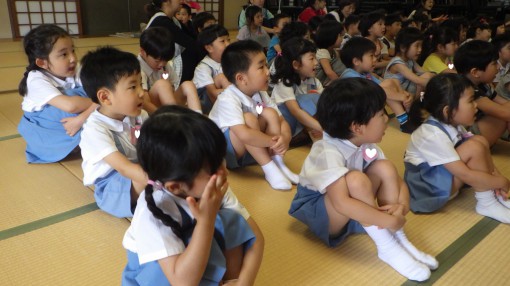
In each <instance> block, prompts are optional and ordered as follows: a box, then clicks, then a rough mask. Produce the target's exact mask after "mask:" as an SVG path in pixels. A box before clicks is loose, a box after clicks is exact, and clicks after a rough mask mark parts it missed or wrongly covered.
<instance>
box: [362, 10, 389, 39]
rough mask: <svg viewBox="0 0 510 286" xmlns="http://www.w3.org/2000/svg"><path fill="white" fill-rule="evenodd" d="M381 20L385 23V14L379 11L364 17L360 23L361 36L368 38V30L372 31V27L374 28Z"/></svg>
mask: <svg viewBox="0 0 510 286" xmlns="http://www.w3.org/2000/svg"><path fill="white" fill-rule="evenodd" d="M380 20H383V21H384V14H383V13H381V12H380V11H378V10H377V11H374V12H371V13H368V14H365V15H363V16H362V17H361V20H360V22H359V31H360V33H361V35H362V36H363V37H366V36H368V33H369V32H368V30H370V27H372V26H373V25H374V24H375V23H377V22H379V21H380Z"/></svg>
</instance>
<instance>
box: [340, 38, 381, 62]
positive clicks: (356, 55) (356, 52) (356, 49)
mask: <svg viewBox="0 0 510 286" xmlns="http://www.w3.org/2000/svg"><path fill="white" fill-rule="evenodd" d="M375 50H376V46H375V44H374V42H372V41H370V40H369V39H367V38H363V37H352V38H351V39H350V40H349V41H347V43H345V45H344V46H343V47H342V50H341V51H340V60H341V61H342V63H344V65H345V66H346V67H347V68H353V67H354V64H353V62H352V61H353V60H354V59H359V60H362V59H363V55H365V54H366V53H369V52H375Z"/></svg>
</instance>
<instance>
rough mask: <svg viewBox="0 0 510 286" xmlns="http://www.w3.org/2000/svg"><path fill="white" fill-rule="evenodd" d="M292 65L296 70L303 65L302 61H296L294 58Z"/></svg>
mask: <svg viewBox="0 0 510 286" xmlns="http://www.w3.org/2000/svg"><path fill="white" fill-rule="evenodd" d="M292 67H293V68H294V69H295V70H297V69H299V68H300V67H301V63H300V62H298V61H296V60H293V61H292Z"/></svg>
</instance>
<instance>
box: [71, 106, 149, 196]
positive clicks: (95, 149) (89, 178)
mask: <svg viewBox="0 0 510 286" xmlns="http://www.w3.org/2000/svg"><path fill="white" fill-rule="evenodd" d="M147 118H148V115H147V112H145V110H142V113H141V114H140V116H138V117H137V120H138V121H139V122H138V124H141V123H142V122H143V121H144V120H145V119H147ZM135 120H136V119H135V118H132V117H127V116H126V118H124V120H123V121H119V120H115V119H112V118H110V117H107V116H105V115H103V114H101V113H99V111H97V110H95V111H94V112H92V114H90V116H89V118H87V121H86V122H85V124H83V131H82V132H81V141H80V149H81V156H82V157H83V162H82V164H81V167H82V169H83V184H84V185H85V186H90V185H93V184H94V183H95V181H96V180H97V179H99V178H103V177H105V176H106V175H108V174H109V173H110V172H111V171H113V170H114V169H113V168H112V167H111V166H110V165H109V164H108V163H106V162H105V161H104V160H103V158H104V157H106V156H108V155H110V154H111V153H113V152H115V151H119V152H121V151H120V150H119V149H118V148H117V146H116V145H115V139H114V135H113V132H115V133H117V135H118V137H117V138H118V139H119V142H120V145H121V146H122V149H123V152H121V153H123V154H124V156H126V157H127V159H128V160H129V161H132V162H134V161H136V159H137V157H136V147H135V145H133V144H132V143H131V139H132V138H131V137H132V134H131V133H132V132H131V128H132V127H134V126H135V124H136V123H135Z"/></svg>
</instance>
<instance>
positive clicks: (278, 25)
mask: <svg viewBox="0 0 510 286" xmlns="http://www.w3.org/2000/svg"><path fill="white" fill-rule="evenodd" d="M288 23H290V18H289V17H286V18H281V19H280V20H279V21H278V23H276V25H275V26H274V27H273V30H274V32H275V34H279V33H280V32H281V31H282V29H283V27H284V26H285V25H287V24H288Z"/></svg>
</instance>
